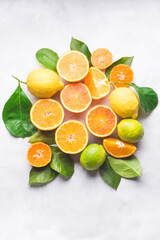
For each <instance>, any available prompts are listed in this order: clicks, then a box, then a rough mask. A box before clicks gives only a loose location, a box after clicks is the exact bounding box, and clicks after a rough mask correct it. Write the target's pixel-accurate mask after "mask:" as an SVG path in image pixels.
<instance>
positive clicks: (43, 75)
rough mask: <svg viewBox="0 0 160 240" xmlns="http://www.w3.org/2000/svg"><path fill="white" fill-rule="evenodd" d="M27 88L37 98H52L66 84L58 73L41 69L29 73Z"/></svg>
mask: <svg viewBox="0 0 160 240" xmlns="http://www.w3.org/2000/svg"><path fill="white" fill-rule="evenodd" d="M27 87H28V90H29V91H30V92H31V93H32V94H33V95H34V96H36V97H39V98H51V97H52V96H53V95H54V94H55V93H56V92H58V91H59V90H61V89H62V88H63V87H64V83H63V82H62V81H61V80H60V78H59V76H58V74H57V73H56V72H54V71H52V70H50V69H45V68H39V69H35V70H33V71H32V72H30V73H29V75H28V77H27Z"/></svg>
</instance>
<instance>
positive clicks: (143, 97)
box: [129, 83, 158, 113]
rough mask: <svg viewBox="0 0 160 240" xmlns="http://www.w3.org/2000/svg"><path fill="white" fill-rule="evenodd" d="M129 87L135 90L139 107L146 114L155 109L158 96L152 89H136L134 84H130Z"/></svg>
mask: <svg viewBox="0 0 160 240" xmlns="http://www.w3.org/2000/svg"><path fill="white" fill-rule="evenodd" d="M129 85H130V86H132V87H134V88H135V90H136V92H137V94H138V97H139V101H140V105H141V107H142V109H143V110H144V111H145V112H146V113H149V112H151V111H152V110H153V109H155V108H156V106H157V104H158V95H157V93H156V92H155V91H154V90H153V89H152V88H149V87H138V86H137V85H136V84H135V83H130V84H129Z"/></svg>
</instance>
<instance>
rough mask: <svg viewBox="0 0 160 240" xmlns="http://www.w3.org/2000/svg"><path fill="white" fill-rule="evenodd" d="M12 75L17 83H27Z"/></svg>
mask: <svg viewBox="0 0 160 240" xmlns="http://www.w3.org/2000/svg"><path fill="white" fill-rule="evenodd" d="M12 77H13V78H15V79H16V80H17V81H18V82H19V83H20V82H21V83H24V84H27V83H26V82H23V81H21V80H19V79H18V78H16V77H15V76H13V75H12Z"/></svg>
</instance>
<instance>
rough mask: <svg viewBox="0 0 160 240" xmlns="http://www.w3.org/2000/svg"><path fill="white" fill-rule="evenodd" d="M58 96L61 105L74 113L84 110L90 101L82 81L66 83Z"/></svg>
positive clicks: (88, 93) (87, 90)
mask: <svg viewBox="0 0 160 240" xmlns="http://www.w3.org/2000/svg"><path fill="white" fill-rule="evenodd" d="M60 98H61V102H62V104H63V106H64V107H65V108H66V109H67V110H68V111H70V112H74V113H80V112H83V111H85V110H86V109H87V108H88V107H89V105H90V104H91V101H92V97H91V94H90V91H89V89H88V88H87V86H86V85H84V84H83V83H72V84H67V85H66V86H65V87H64V89H63V90H62V91H61V95H60Z"/></svg>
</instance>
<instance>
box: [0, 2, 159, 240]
mask: <svg viewBox="0 0 160 240" xmlns="http://www.w3.org/2000/svg"><path fill="white" fill-rule="evenodd" d="M71 36H73V37H75V38H77V39H80V40H82V41H84V42H85V43H86V44H87V45H88V46H89V48H90V50H91V52H92V51H93V50H95V49H96V48H99V47H106V48H108V49H110V51H111V52H112V53H113V56H114V60H117V59H118V58H120V57H122V56H132V55H134V56H135V58H134V62H133V65H132V68H133V71H134V82H135V83H137V84H138V85H141V86H150V87H152V88H154V89H155V90H156V91H157V92H158V93H160V90H159V89H160V1H158V0H157V1H156V0H152V1H151V0H148V1H138V0H134V1H131V0H130V1H127V0H126V1H120V0H119V1H118V0H116V1H113V0H108V1H107V0H97V1H96V0H85V1H84V0H81V1H80V0H79V1H76V0H56V1H55V0H50V1H49V0H46V1H38V0H37V1H34V0H32V1H27V0H26V1H16V0H15V1H11V0H10V1H9V0H8V1H7V0H5V1H2V0H1V1H0V59H1V60H0V61H1V66H0V83H1V84H0V86H1V87H0V92H1V93H0V111H1V112H2V109H3V105H4V103H5V102H6V101H7V99H8V98H9V97H10V95H11V94H12V93H13V91H14V90H15V88H16V87H17V82H16V80H14V79H13V78H12V77H11V74H13V75H15V76H17V77H18V78H20V79H21V80H23V81H25V80H26V78H27V75H28V73H29V72H30V71H31V70H33V69H35V68H38V67H41V65H40V64H39V63H38V62H37V60H36V58H35V52H36V51H37V50H38V49H39V48H42V47H47V48H51V49H53V50H54V51H56V52H57V53H58V54H59V56H60V55H61V54H62V53H64V52H65V51H68V50H69V44H70V39H71ZM22 88H23V89H24V91H25V92H26V93H27V95H28V97H29V98H30V99H31V100H32V102H34V101H35V98H34V97H33V96H31V95H30V93H29V92H28V91H27V89H26V86H25V85H23V86H22ZM159 97H160V94H159ZM70 117H72V118H75V116H74V115H71V116H70ZM83 117H84V116H83ZM78 118H79V117H78ZM139 120H140V121H141V123H142V124H143V126H144V129H145V136H144V139H143V141H142V142H141V143H140V144H139V146H138V151H137V153H136V156H137V157H138V158H139V160H140V162H141V165H142V176H141V178H139V179H138V180H125V179H122V181H121V184H120V186H119V188H118V190H117V191H115V190H114V189H112V188H111V187H110V186H108V185H107V184H106V183H105V182H103V181H102V179H101V178H100V176H99V175H98V174H97V173H95V172H94V173H87V172H86V171H83V170H82V168H81V166H80V165H79V162H78V161H76V163H75V174H74V175H73V177H72V178H71V179H70V180H68V181H67V180H65V179H64V178H62V177H60V176H58V177H57V178H56V179H55V181H53V182H51V183H49V184H47V185H46V186H43V187H37V188H36V187H30V186H29V185H28V175H29V170H30V166H29V163H28V162H27V159H26V154H27V149H28V147H29V144H28V143H27V141H28V139H24V140H23V139H16V138H14V137H12V136H11V135H10V134H9V133H8V132H7V130H6V129H5V127H4V124H3V122H2V120H1V122H0V133H1V138H0V146H1V151H0V239H1V240H10V239H12V240H21V239H23V240H36V239H38V240H44V239H45V240H53V239H54V240H107V239H111V240H122V239H123V240H135V239H136V240H152V239H154V240H159V239H160V151H159V142H160V141H159V139H160V127H159V126H160V109H159V106H158V107H157V108H156V110H155V111H153V112H152V113H151V114H150V115H149V116H148V117H146V116H144V115H143V114H140V117H139ZM91 141H93V139H92V140H91Z"/></svg>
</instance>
